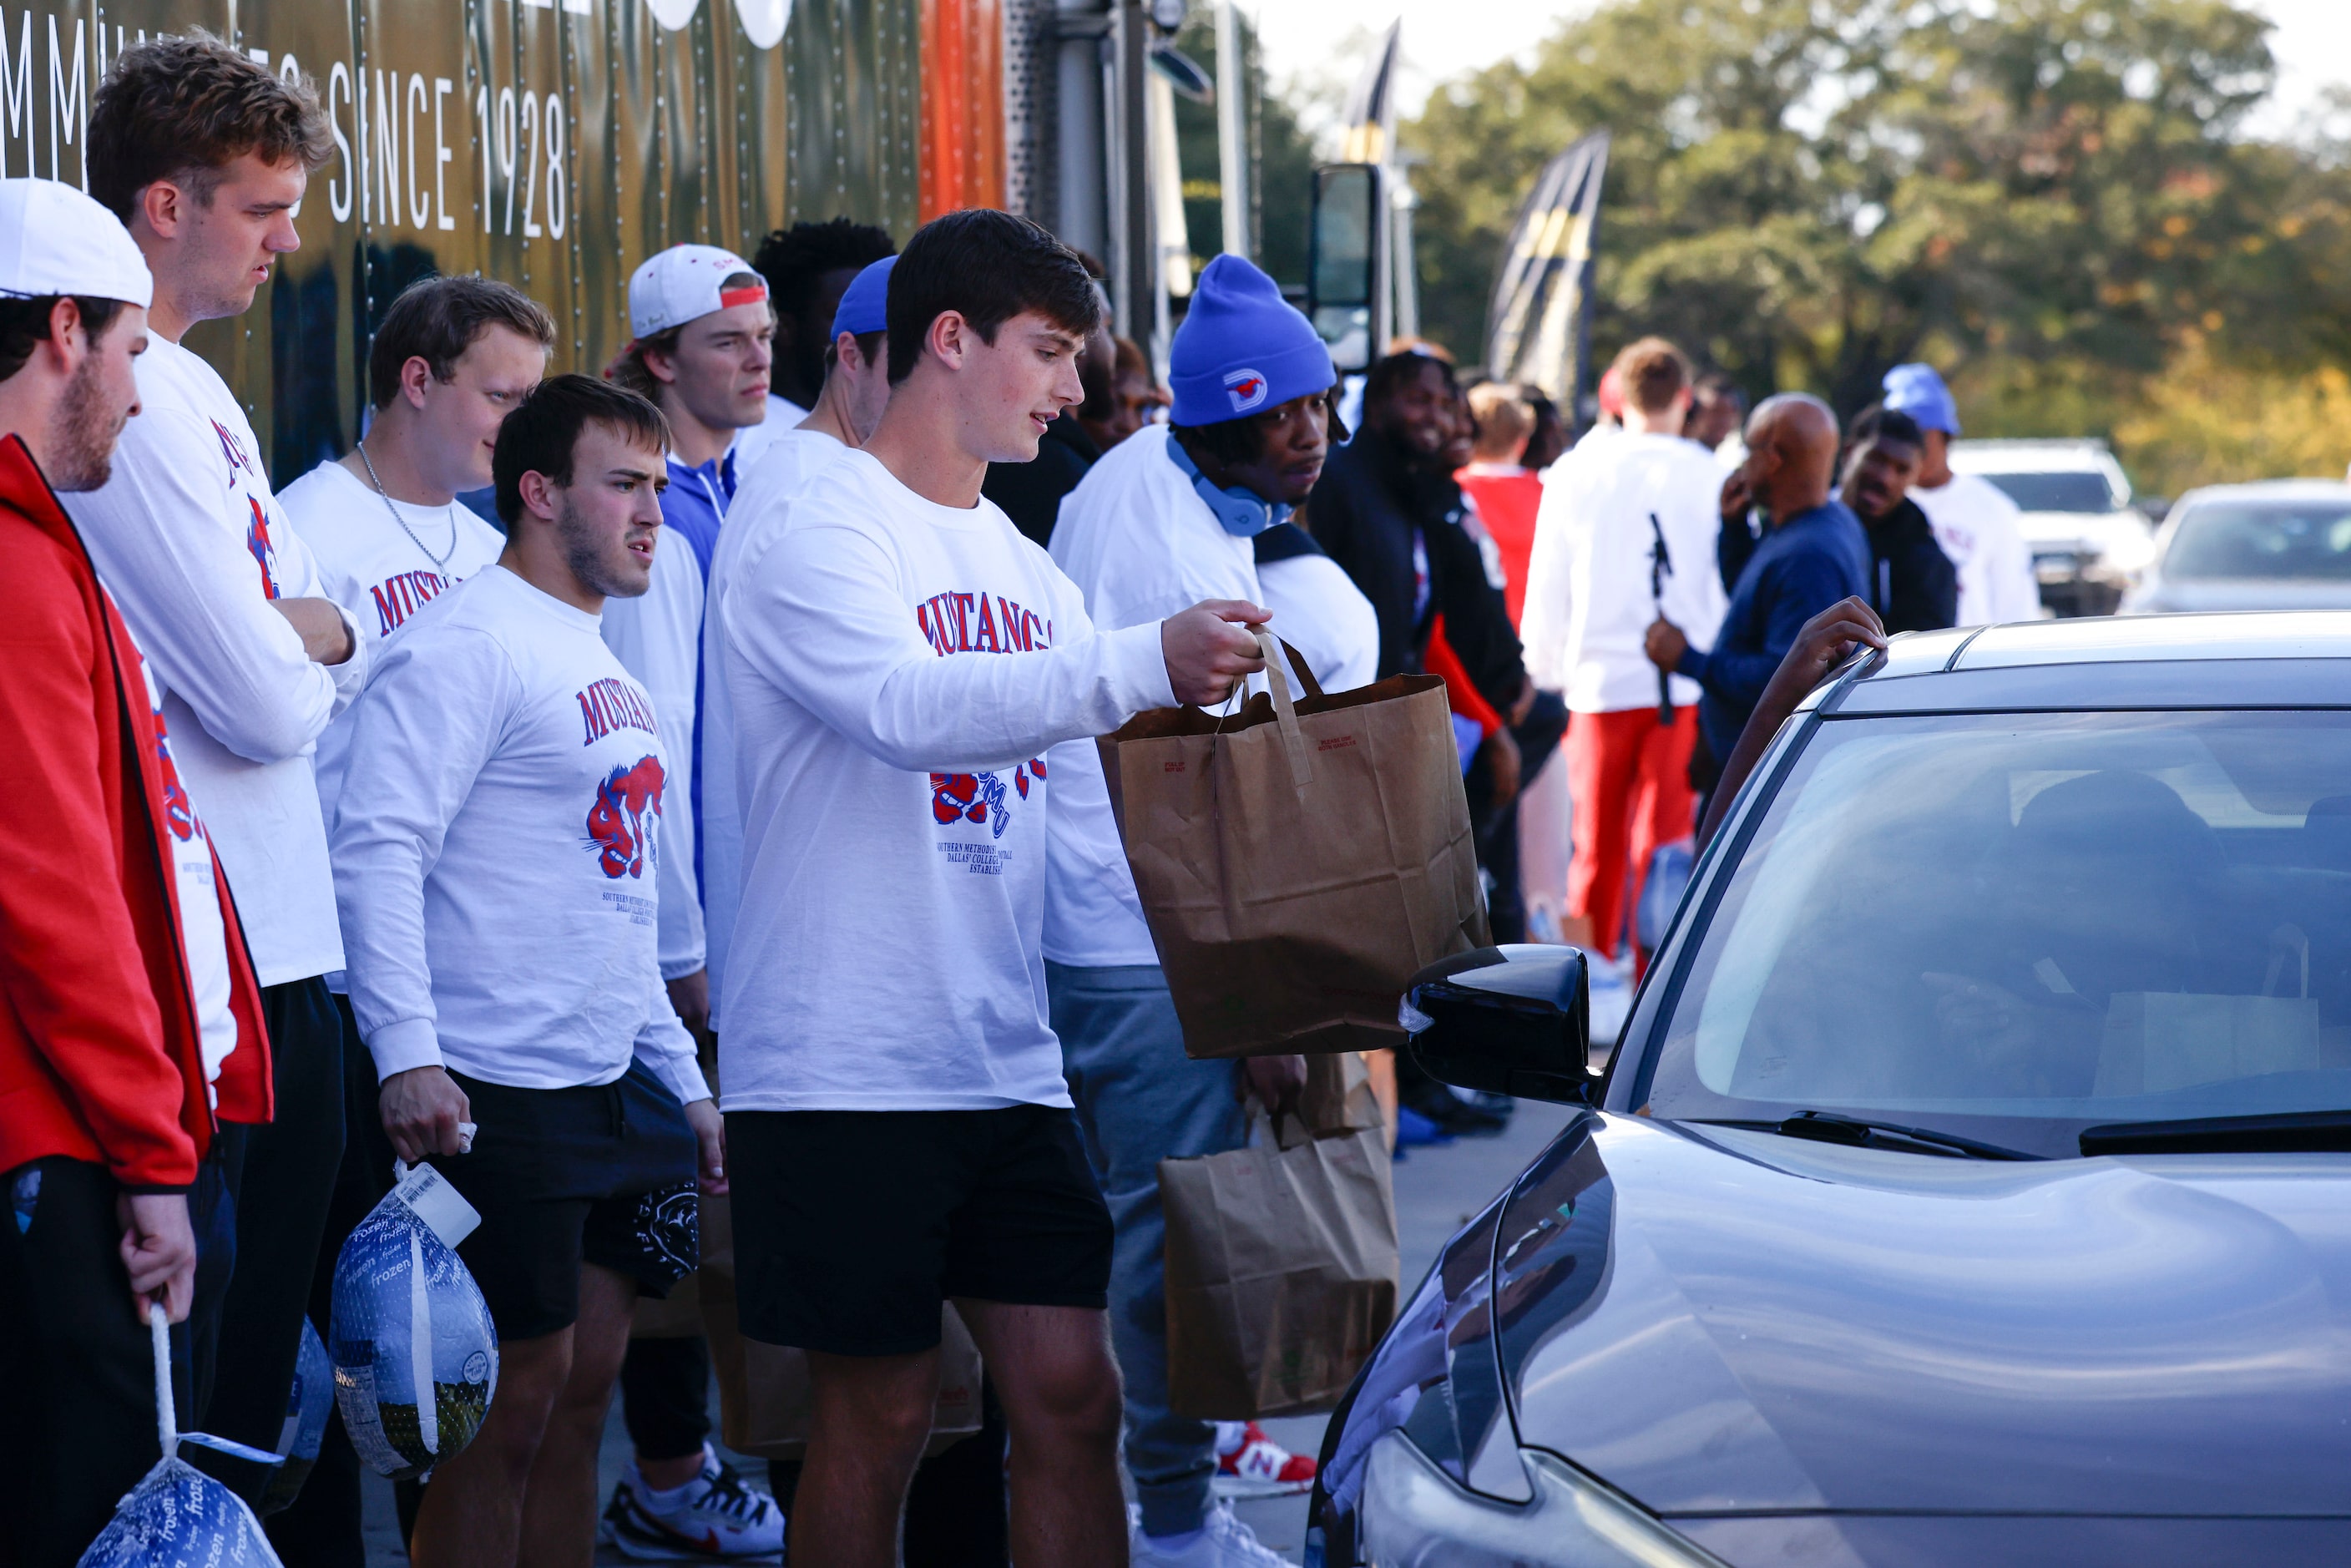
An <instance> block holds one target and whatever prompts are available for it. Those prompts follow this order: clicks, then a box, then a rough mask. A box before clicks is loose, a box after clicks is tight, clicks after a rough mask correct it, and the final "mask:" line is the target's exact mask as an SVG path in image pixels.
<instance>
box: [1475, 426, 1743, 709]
mask: <svg viewBox="0 0 2351 1568" xmlns="http://www.w3.org/2000/svg"><path fill="white" fill-rule="evenodd" d="M1721 491H1722V470H1721V469H1720V468H1719V467H1718V466H1717V465H1716V464H1715V460H1714V456H1713V455H1712V454H1711V453H1709V452H1708V451H1707V449H1706V448H1705V447H1703V446H1700V445H1699V444H1698V443H1696V442H1694V441H1685V440H1683V439H1682V438H1681V437H1680V436H1678V435H1650V434H1634V433H1632V432H1630V431H1624V432H1619V433H1617V434H1614V435H1611V436H1609V437H1608V438H1607V439H1606V440H1604V441H1594V440H1593V439H1592V438H1591V437H1589V436H1586V437H1585V438H1584V439H1583V441H1581V442H1579V443H1577V444H1576V445H1575V447H1574V448H1573V450H1571V451H1570V452H1569V453H1568V454H1567V455H1565V456H1563V457H1562V458H1561V459H1560V460H1559V461H1558V462H1556V463H1554V464H1552V465H1551V467H1550V468H1548V469H1547V470H1545V471H1544V474H1543V493H1542V502H1541V506H1540V507H1537V509H1536V511H1535V538H1534V547H1533V549H1532V551H1531V554H1530V556H1529V558H1528V561H1527V597H1526V609H1525V612H1524V613H1523V615H1522V616H1521V617H1520V625H1519V635H1520V640H1521V641H1522V642H1523V643H1525V644H1526V663H1527V673H1528V674H1531V675H1532V676H1533V677H1534V680H1535V684H1536V685H1540V686H1541V687H1543V688H1545V689H1546V690H1549V691H1555V692H1558V693H1560V694H1562V696H1564V698H1565V699H1566V702H1567V706H1568V707H1569V709H1570V710H1572V711H1573V712H1576V713H1613V712H1618V711H1621V710H1624V709H1628V708H1641V707H1650V708H1654V707H1656V706H1657V667H1656V665H1655V664H1651V663H1650V662H1649V656H1648V654H1647V653H1646V652H1645V651H1644V640H1645V639H1646V636H1647V635H1648V630H1649V625H1650V622H1654V621H1656V619H1657V617H1658V616H1660V615H1663V616H1664V617H1665V618H1666V619H1667V620H1668V621H1670V622H1673V623H1674V624H1675V625H1676V626H1678V627H1679V628H1681V632H1682V635H1684V636H1685V637H1687V638H1688V639H1689V642H1690V645H1691V646H1692V647H1694V648H1698V649H1701V650H1704V649H1709V648H1712V647H1713V646H1714V638H1715V633H1716V632H1719V630H1720V629H1721V627H1722V616H1723V612H1724V610H1725V609H1726V608H1727V605H1728V600H1727V598H1726V596H1725V594H1724V593H1723V591H1722V574H1721V572H1720V570H1719V569H1718V568H1717V566H1716V564H1715V553H1714V551H1715V540H1716V536H1717V535H1718V534H1719V532H1720V531H1721V528H1722V520H1721V508H1720V495H1721ZM1652 516H1655V517H1656V519H1657V526H1656V528H1651V527H1650V526H1649V519H1650V517H1652ZM1660 531H1662V532H1663V533H1664V535H1665V541H1666V553H1667V559H1670V560H1671V562H1672V563H1673V570H1672V571H1671V572H1670V573H1669V574H1667V576H1666V578H1665V580H1664V584H1663V587H1664V591H1663V593H1662V595H1653V594H1652V593H1651V591H1650V571H1651V565H1652V562H1653V560H1654V559H1655V555H1656V540H1657V534H1658V533H1659V532H1660ZM1673 700H1674V703H1675V704H1676V706H1687V705H1689V704H1691V703H1695V702H1697V701H1698V683H1697V682H1696V681H1693V680H1689V679H1687V678H1686V677H1684V676H1681V675H1676V676H1674V677H1673Z"/></svg>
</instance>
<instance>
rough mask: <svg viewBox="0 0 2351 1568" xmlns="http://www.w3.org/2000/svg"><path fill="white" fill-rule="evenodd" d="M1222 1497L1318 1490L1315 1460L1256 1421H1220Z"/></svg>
mask: <svg viewBox="0 0 2351 1568" xmlns="http://www.w3.org/2000/svg"><path fill="white" fill-rule="evenodd" d="M1208 1490H1210V1491H1212V1492H1214V1493H1215V1494H1216V1495H1217V1496H1218V1497H1290V1496H1294V1495H1296V1494H1297V1493H1299V1492H1304V1491H1311V1490H1314V1461H1313V1460H1312V1459H1310V1458H1307V1457H1306V1456H1305V1455H1304V1454H1293V1453H1291V1452H1290V1450H1289V1449H1287V1448H1283V1447H1282V1446H1281V1445H1280V1444H1279V1443H1277V1442H1275V1441H1274V1440H1273V1439H1272V1438H1270V1437H1267V1436H1266V1435H1265V1430H1264V1428H1263V1427H1259V1425H1258V1424H1257V1423H1256V1422H1254V1421H1219V1422H1217V1476H1216V1479H1214V1480H1212V1481H1210V1482H1209V1483H1208Z"/></svg>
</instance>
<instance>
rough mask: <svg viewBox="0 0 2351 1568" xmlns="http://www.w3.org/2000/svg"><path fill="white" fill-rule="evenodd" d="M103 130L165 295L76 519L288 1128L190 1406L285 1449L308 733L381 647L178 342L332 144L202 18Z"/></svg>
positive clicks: (259, 1185) (285, 243)
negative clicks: (236, 944)
mask: <svg viewBox="0 0 2351 1568" xmlns="http://www.w3.org/2000/svg"><path fill="white" fill-rule="evenodd" d="M333 146H334V143H333V141H332V140H331V139H330V138H329V128H328V125H327V121H326V117H325V116H324V115H323V114H322V113H321V112H320V110H319V103H318V99H317V98H316V96H315V95H314V94H313V93H312V91H311V89H310V86H309V84H308V81H307V79H306V80H298V81H288V80H285V79H282V78H279V77H278V76H277V74H276V73H274V72H273V71H272V70H270V69H269V68H267V67H266V66H262V65H258V64H256V62H255V61H253V60H252V59H250V58H248V57H246V55H245V54H244V53H243V52H241V51H239V50H237V49H234V48H231V47H229V46H227V45H226V44H225V43H222V42H221V41H220V40H218V39H216V38H214V37H210V36H208V35H205V34H203V33H192V34H188V35H184V36H181V37H160V38H154V39H151V40H149V41H148V42H146V43H142V44H138V45H135V46H133V47H130V48H127V49H125V50H123V51H122V52H121V53H120V55H118V56H117V57H116V58H115V62H114V65H113V68H111V69H110V71H109V73H108V75H107V78H106V81H105V83H104V84H103V85H102V86H101V87H100V88H99V91H98V93H97V94H96V96H95V98H94V99H93V100H92V102H91V105H90V116H89V143H88V158H89V186H90V192H91V193H92V194H93V195H95V196H96V197H97V198H98V199H99V201H100V202H102V203H103V204H105V205H106V206H108V207H109V208H110V209H111V210H112V211H113V212H114V213H115V214H117V215H119V216H120V218H121V219H122V220H123V223H124V225H126V226H127V227H128V228H129V230H130V232H131V239H132V240H133V241H134V242H135V243H136V244H137V245H138V246H139V249H140V251H141V254H142V255H143V256H145V257H146V260H147V265H148V267H149V270H150V271H151V272H152V274H153V275H154V287H155V296H154V303H153V306H152V309H151V310H150V313H149V317H148V335H149V346H148V350H147V352H146V353H145V354H143V355H141V357H140V360H139V393H140V401H141V407H142V410H143V412H142V413H141V416H140V417H139V418H138V419H136V420H134V421H132V422H131V425H130V427H129V428H128V429H126V430H125V431H124V433H123V436H122V441H121V444H120V447H119V448H118V449H117V451H116V454H115V459H114V476H113V477H112V478H111V479H110V481H109V482H108V483H107V485H106V486H104V487H103V488H102V489H99V490H96V491H93V492H91V493H89V494H88V495H83V496H78V497H74V498H73V499H72V500H71V501H70V502H68V510H69V511H70V512H71V514H72V516H73V517H74V520H75V522H76V523H77V524H78V526H79V528H80V531H81V535H82V538H84V540H86V541H87V543H88V544H89V552H90V557H91V559H92V560H94V561H95V562H96V564H97V566H98V570H99V577H100V579H101V580H104V582H105V583H106V585H107V587H108V588H109V589H110V591H112V592H113V594H114V596H115V599H116V601H117V602H118V603H119V604H120V606H121V608H122V613H123V618H124V619H125V620H126V621H128V622H130V624H131V631H132V632H133V634H134V635H135V636H137V638H138V639H139V643H140V646H141V648H142V649H143V650H144V651H145V653H146V655H147V659H148V662H149V663H150V664H151V665H152V667H153V670H154V673H155V674H156V676H157V677H158V678H159V679H160V680H161V681H162V685H163V688H164V691H165V694H166V695H165V696H164V699H163V713H164V716H165V719H166V722H167V723H168V724H169V725H170V727H171V732H172V745H173V747H174V749H175V751H176V752H177V756H178V763H179V768H180V772H181V775H182V777H183V779H184V780H185V782H186V785H187V789H188V793H189V795H190V797H191V799H193V801H194V803H195V806H196V809H197V810H199V811H200V812H201V813H202V814H203V816H204V822H205V825H206V826H207V828H208V829H209V830H210V831H211V833H212V837H213V843H214V848H215V849H216V850H217V851H218V852H219V855H220V860H221V864H222V866H223V868H224V870H225V872H226V873H227V876H228V882H229V888H230V891H231V893H232V894H234V895H235V899H236V904H237V908H238V911H239V914H240V915H241V916H242V917H243V921H244V925H245V932H246V942H247V944H248V946H250V948H251V951H252V955H253V962H254V967H255V969H256V972H257V975H258V977H259V979H260V982H261V985H262V987H263V999H264V1005H265V1010H266V1020H267V1027H268V1030H269V1037H270V1041H271V1044H272V1046H273V1048H274V1051H273V1071H274V1075H275V1079H276V1116H275V1119H274V1120H273V1121H272V1122H271V1123H270V1124H268V1125H267V1126H265V1127H256V1128H255V1129H253V1130H252V1133H251V1134H250V1135H249V1136H246V1137H244V1138H243V1139H242V1140H238V1139H235V1138H233V1139H232V1140H231V1142H232V1145H235V1144H236V1143H238V1142H239V1141H241V1142H242V1145H243V1146H242V1147H241V1148H236V1147H234V1146H233V1147H232V1149H231V1152H230V1154H229V1155H228V1156H227V1159H228V1163H227V1165H226V1166H225V1168H226V1169H227V1170H228V1171H229V1172H230V1173H231V1180H232V1186H233V1189H234V1190H235V1193H236V1205H237V1218H238V1224H237V1232H238V1235H239V1242H238V1246H237V1250H236V1260H235V1273H234V1274H233V1276H232V1277H231V1280H230V1284H229V1288H228V1294H227V1298H226V1301H225V1305H224V1308H223V1314H224V1315H223V1322H224V1323H225V1330H224V1332H223V1334H222V1338H221V1354H220V1361H219V1373H218V1377H217V1381H216V1383H215V1385H214V1388H215V1395H214V1397H213V1398H212V1399H211V1401H210V1402H209V1405H208V1406H207V1407H204V1408H199V1409H196V1410H194V1411H191V1412H187V1413H185V1415H184V1417H183V1418H185V1419H186V1420H187V1421H188V1422H189V1424H190V1425H192V1426H193V1425H194V1424H195V1423H196V1422H197V1421H199V1420H201V1421H202V1422H203V1423H204V1427H205V1428H206V1429H207V1430H209V1431H212V1432H214V1433H216V1434H218V1435H219V1436H222V1437H232V1438H235V1439H236V1440H237V1441H239V1442H243V1443H246V1444H249V1445H252V1446H255V1447H258V1448H271V1447H274V1446H275V1444H276V1443H277V1436H278V1432H279V1430H280V1428H281V1427H282V1426H283V1425H284V1421H285V1416H286V1396H285V1392H284V1391H285V1389H286V1388H287V1386H288V1385H290V1383H291V1380H292V1378H293V1375H294V1361H295V1355H296V1354H297V1352H298V1349H299V1348H300V1343H301V1339H300V1334H301V1316H302V1312H303V1309H304V1306H305V1304H306V1302H307V1301H308V1296H309V1291H310V1280H311V1272H312V1266H313V1264H314V1262H315V1260H316V1259H317V1256H318V1252H319V1240H320V1237H321V1235H322V1233H323V1231H324V1228H325V1226H326V1218H327V1204H328V1195H329V1191H330V1190H331V1188H332V1186H333V1183H334V1173H335V1169H336V1166H337V1165H338V1164H339V1163H340V1160H341V1157H342V1149H343V1114H342V1029H341V1023H340V1019H339V1018H338V1016H337V1013H336V1010H335V1006H334V1001H333V998H331V997H330V996H329V994H328V990H327V987H326V983H325V980H324V977H325V976H326V975H327V974H329V972H331V971H333V970H336V969H340V968H341V967H342V964H343V954H342V944H341V943H340V940H339V939H338V937H337V934H336V925H335V914H334V884H333V881H332V878H331V876H330V875H329V871H328V865H327V834H326V826H325V822H324V821H323V819H322V818H321V816H320V814H319V796H318V790H317V789H316V787H315V785H314V783H313V779H312V773H311V763H310V747H311V745H312V743H313V742H315V741H316V740H317V739H318V738H319V736H320V734H321V733H323V732H324V731H325V729H326V727H327V726H328V724H329V721H330V720H331V719H332V718H333V717H334V716H335V715H336V714H337V713H338V712H339V711H340V710H341V708H342V707H343V706H346V705H347V704H349V703H350V701H351V700H352V699H353V698H354V697H356V696H357V695H359V692H360V687H361V686H362V685H364V683H365V681H366V679H367V674H368V664H369V653H368V649H369V642H368V639H367V637H366V636H365V634H364V633H363V632H362V630H361V628H360V626H359V625H358V624H357V623H355V622H353V621H352V620H351V618H350V616H348V615H346V614H344V613H343V612H340V610H338V609H337V608H336V607H335V606H334V605H333V604H332V603H331V602H330V601H327V600H325V599H323V598H321V597H319V595H320V592H321V585H320V582H319V573H318V569H317V565H316V563H315V562H314V561H313V560H312V559H311V557H310V552H309V550H308V549H307V548H305V547H304V545H303V543H302V541H301V540H300V539H299V538H296V537H295V536H294V533H293V530H292V529H291V528H288V527H287V522H286V517H285V515H284V513H282V512H281V511H280V510H279V509H278V507H277V502H276V501H275V500H274V499H272V498H271V496H270V491H269V481H268V478H267V476H266V475H265V474H264V472H263V471H262V465H261V445H260V443H259V442H258V441H257V440H256V438H255V436H254V433H253V429H252V427H251V426H250V425H249V424H248V423H246V416H245V412H244V410H243V409H242V408H241V407H240V406H239V405H238V403H237V401H236V398H235V395H234V394H233V393H232V392H230V391H229V389H228V385H227V383H226V382H223V381H222V380H221V378H220V376H219V374H218V373H217V372H216V371H214V370H213V368H212V367H211V366H210V365H208V364H206V363H205V362H204V361H203V360H202V359H200V358H198V357H197V356H196V355H195V354H194V353H193V352H192V351H190V350H188V349H186V348H184V347H183V346H182V343H181V340H182V339H183V337H184V336H185V335H186V333H187V331H188V329H190V328H191V327H193V326H194V325H195V324H196V323H198V322H200V321H207V320H216V319H225V318H229V317H234V316H236V315H239V314H241V313H243V312H244V311H245V310H246V308H248V307H250V306H251V305H252V303H253V298H254V294H255V291H256V289H257V288H258V287H260V285H261V284H262V283H263V282H265V281H266V279H267V278H268V276H269V273H270V269H271V267H273V266H274V264H275V263H276V261H277V257H278V256H283V255H285V254H287V253H289V252H291V251H293V250H294V249H296V248H297V246H298V245H299V243H300V242H299V240H298V238H297V237H296V235H295V232H294V224H293V209H294V207H295V206H296V204H298V203H299V202H300V201H301V199H302V194H303V192H304V190H305V188H306V186H307V185H308V181H309V176H310V173H311V172H312V171H313V170H315V169H317V168H318V167H319V165H320V164H322V163H323V162H325V161H326V159H327V158H328V156H329V154H330V153H331V152H332V151H333ZM202 1397H203V1391H201V1390H200V1391H199V1398H202ZM213 1462H214V1461H211V1460H208V1461H207V1463H208V1464H210V1463H213ZM218 1466H219V1469H220V1472H221V1473H222V1474H223V1475H224V1476H225V1477H226V1478H227V1479H230V1480H231V1482H232V1484H234V1485H235V1486H236V1487H238V1489H239V1490H242V1491H244V1492H245V1494H246V1496H247V1497H248V1498H249V1499H251V1498H257V1497H258V1496H259V1490H260V1488H261V1487H262V1486H263V1485H264V1484H265V1483H266V1480H267V1477H268V1472H267V1471H266V1470H265V1469H261V1468H260V1467H257V1466H251V1465H246V1464H244V1463H243V1462H242V1461H237V1460H230V1459H224V1460H220V1461H218Z"/></svg>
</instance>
